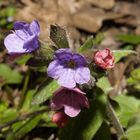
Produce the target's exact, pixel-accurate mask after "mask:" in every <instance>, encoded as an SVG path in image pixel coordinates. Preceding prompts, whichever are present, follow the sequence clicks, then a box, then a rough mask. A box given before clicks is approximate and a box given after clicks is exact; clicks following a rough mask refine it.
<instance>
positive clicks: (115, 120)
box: [107, 101, 125, 137]
mask: <svg viewBox="0 0 140 140" xmlns="http://www.w3.org/2000/svg"><path fill="white" fill-rule="evenodd" d="M107 115H108V117H109V119H110V120H111V122H112V124H113V126H114V128H115V129H116V131H117V136H118V137H121V136H123V135H124V134H125V133H124V130H123V127H122V126H121V123H120V121H119V119H118V117H117V115H116V113H115V111H114V109H113V107H112V105H111V103H110V102H109V101H108V103H107Z"/></svg>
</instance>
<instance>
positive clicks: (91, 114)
mask: <svg viewBox="0 0 140 140" xmlns="http://www.w3.org/2000/svg"><path fill="white" fill-rule="evenodd" d="M105 108H106V96H105V95H104V94H101V92H100V93H99V94H98V95H97V97H96V99H95V100H91V102H90V108H89V109H86V110H84V111H82V112H81V113H80V114H79V115H78V116H77V117H76V118H73V119H72V120H71V121H70V122H69V124H68V125H67V126H66V127H64V128H63V129H62V131H61V133H60V140H91V139H92V138H93V137H94V135H95V134H96V132H97V131H98V129H99V128H100V126H101V124H102V122H103V120H104V115H105Z"/></svg>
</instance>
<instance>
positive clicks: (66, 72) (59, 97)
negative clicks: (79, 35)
mask: <svg viewBox="0 0 140 140" xmlns="http://www.w3.org/2000/svg"><path fill="white" fill-rule="evenodd" d="M40 32H41V31H40V25H39V22H38V21H36V20H35V21H32V22H31V23H26V22H21V21H17V22H15V23H14V30H13V31H11V33H10V34H9V35H7V37H6V38H5V39H4V45H5V47H6V49H7V50H8V54H9V56H10V57H11V58H12V60H14V61H16V62H17V63H18V64H19V65H20V64H26V65H28V66H29V69H28V71H27V74H26V77H25V83H24V86H23V90H22V93H21V95H20V101H19V103H18V105H17V107H11V108H8V105H7V103H5V102H2V101H1V102H0V137H5V136H6V139H7V140H14V139H21V138H22V137H23V136H24V135H25V134H27V133H29V132H30V131H31V130H34V129H35V128H40V129H41V128H42V127H49V128H52V132H53V133H55V137H58V138H59V139H60V140H61V139H62V140H72V139H73V140H92V139H95V140H96V139H98V140H110V139H111V135H116V136H117V137H118V139H121V140H124V139H129V140H132V139H133V136H134V137H135V134H133V133H134V130H136V132H137V131H138V130H140V125H138V124H139V122H138V123H137V124H135V123H132V124H131V125H129V123H130V122H131V121H132V119H133V117H135V113H136V112H137V111H138V110H139V102H138V100H137V99H135V98H134V97H127V96H125V95H120V96H117V97H112V96H110V95H112V94H114V88H116V87H112V86H111V85H110V83H109V80H108V78H107V77H106V75H107V74H108V72H109V71H110V69H113V68H114V66H115V63H117V62H119V60H120V59H121V58H122V57H126V56H127V55H129V54H131V53H134V54H135V53H136V52H135V51H132V50H131V51H130V50H128V51H127V50H110V49H109V48H106V49H103V50H97V49H95V48H94V46H95V45H97V44H98V42H100V41H99V40H97V39H99V38H98V37H95V38H93V37H90V38H88V40H87V41H86V42H85V43H84V44H83V45H82V46H81V47H80V46H79V48H77V49H74V48H75V47H74V46H70V45H69V40H70V39H68V37H67V33H66V30H65V29H63V28H61V27H60V26H58V25H51V26H50V39H51V40H52V42H53V44H49V43H45V42H43V41H41V40H40V39H39V34H40ZM7 70H9V71H10V75H9V76H8V77H6V76H7V75H6V74H5V71H7ZM0 71H2V72H1V73H3V74H2V75H1V76H4V77H6V78H7V79H6V80H7V84H8V83H9V82H10V81H9V80H8V79H9V77H13V78H12V79H11V82H12V80H13V79H14V80H13V81H14V82H15V83H17V82H21V80H22V75H21V74H19V73H15V71H14V70H11V69H10V68H9V67H8V68H7V67H5V66H4V65H0ZM33 71H35V72H36V73H41V71H43V72H44V71H45V76H44V77H43V78H44V81H40V78H41V75H40V76H39V74H38V75H37V76H36V77H34V79H38V81H40V86H36V87H35V88H34V89H32V88H30V87H29V86H28V84H29V79H30V76H31V74H32V72H33ZM16 77H17V78H18V77H19V79H18V80H16ZM128 81H130V79H128ZM32 82H34V81H32ZM129 83H130V82H129ZM3 85H4V84H3ZM3 85H1V86H3ZM34 85H36V83H34ZM27 87H28V88H27ZM115 91H116V90H115ZM115 94H116V93H115ZM127 101H128V102H127ZM114 103H115V104H117V106H119V108H120V110H119V111H117V110H116V107H115V106H114ZM137 117H138V116H137ZM57 127H59V128H60V129H57V132H58V131H59V133H56V128H57ZM124 130H126V132H125V131H124ZM42 133H43V132H42ZM47 133H48V134H49V132H46V135H48V134H47ZM136 135H139V134H138V133H137V134H136ZM46 137H47V136H46ZM136 139H137V138H135V139H133V140H136ZM137 140H138V139H137Z"/></svg>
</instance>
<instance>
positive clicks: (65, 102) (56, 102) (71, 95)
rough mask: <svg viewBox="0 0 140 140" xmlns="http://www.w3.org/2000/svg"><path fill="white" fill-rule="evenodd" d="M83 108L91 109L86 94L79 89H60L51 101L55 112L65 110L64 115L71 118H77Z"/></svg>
mask: <svg viewBox="0 0 140 140" xmlns="http://www.w3.org/2000/svg"><path fill="white" fill-rule="evenodd" d="M81 107H86V108H88V107H89V102H88V99H87V98H86V96H85V93H84V92H82V91H81V90H80V89H78V88H73V89H67V88H64V87H62V88H60V89H59V90H58V91H56V92H55V93H54V96H53V98H52V101H51V108H52V109H54V110H60V109H64V113H65V114H66V115H68V116H70V117H75V116H77V115H78V114H79V113H80V111H81Z"/></svg>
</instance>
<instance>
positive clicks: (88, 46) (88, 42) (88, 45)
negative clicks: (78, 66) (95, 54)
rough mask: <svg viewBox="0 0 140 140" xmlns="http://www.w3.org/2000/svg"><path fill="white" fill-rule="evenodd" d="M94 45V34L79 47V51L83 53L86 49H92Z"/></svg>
mask: <svg viewBox="0 0 140 140" xmlns="http://www.w3.org/2000/svg"><path fill="white" fill-rule="evenodd" d="M92 47H93V36H90V37H89V38H88V39H87V40H86V42H85V43H84V44H83V45H82V46H81V47H80V48H78V52H79V53H82V52H85V51H86V50H89V49H92Z"/></svg>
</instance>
